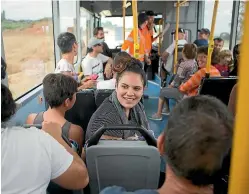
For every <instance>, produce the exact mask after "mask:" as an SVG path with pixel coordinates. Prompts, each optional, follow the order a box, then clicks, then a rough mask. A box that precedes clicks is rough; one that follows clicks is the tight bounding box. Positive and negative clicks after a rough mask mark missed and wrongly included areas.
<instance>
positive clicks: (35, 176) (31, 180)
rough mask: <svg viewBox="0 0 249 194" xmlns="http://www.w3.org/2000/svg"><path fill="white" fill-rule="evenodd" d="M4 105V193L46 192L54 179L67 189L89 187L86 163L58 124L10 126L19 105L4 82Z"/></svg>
mask: <svg viewBox="0 0 249 194" xmlns="http://www.w3.org/2000/svg"><path fill="white" fill-rule="evenodd" d="M2 65H3V63H2V64H1V66H2ZM4 65H5V64H4ZM5 66H6V65H5ZM2 75H3V74H2ZM1 78H2V79H4V77H1ZM1 108H2V111H1V152H2V153H1V154H2V155H1V156H2V160H1V173H2V181H1V184H2V185H1V187H2V188H1V189H2V193H20V194H24V193H46V189H47V187H48V184H49V182H50V180H52V181H53V182H55V183H56V184H58V185H60V186H61V187H63V188H66V189H83V188H84V187H86V185H87V184H88V182H89V177H88V173H87V169H86V166H85V164H84V162H83V161H82V160H81V158H80V157H79V156H78V155H77V154H76V153H75V152H74V151H73V150H72V149H71V148H70V147H69V146H68V145H67V143H66V142H65V141H64V140H63V139H62V137H61V132H62V130H61V127H60V126H59V125H58V124H56V123H52V122H43V124H42V130H39V129H37V128H35V127H31V128H28V129H27V128H23V127H20V126H11V127H10V126H8V124H7V122H8V121H9V120H10V119H11V117H12V116H13V115H14V114H15V112H16V104H15V101H14V100H13V97H12V94H11V92H10V90H9V89H8V88H7V87H6V86H5V85H3V84H1ZM63 146H64V147H63Z"/></svg>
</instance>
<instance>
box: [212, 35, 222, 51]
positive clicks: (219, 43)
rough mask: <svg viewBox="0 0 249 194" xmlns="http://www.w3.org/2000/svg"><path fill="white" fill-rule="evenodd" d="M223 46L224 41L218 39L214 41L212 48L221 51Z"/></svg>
mask: <svg viewBox="0 0 249 194" xmlns="http://www.w3.org/2000/svg"><path fill="white" fill-rule="evenodd" d="M223 46H224V40H223V39H222V38H220V37H218V38H215V39H214V48H216V49H218V50H219V51H221V50H222V48H223Z"/></svg>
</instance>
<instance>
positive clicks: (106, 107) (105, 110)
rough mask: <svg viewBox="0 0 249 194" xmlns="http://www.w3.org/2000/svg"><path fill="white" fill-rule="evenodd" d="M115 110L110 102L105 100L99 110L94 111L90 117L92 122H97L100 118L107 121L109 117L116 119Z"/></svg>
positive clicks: (107, 99)
mask: <svg viewBox="0 0 249 194" xmlns="http://www.w3.org/2000/svg"><path fill="white" fill-rule="evenodd" d="M117 114H118V113H117V110H116V108H115V107H114V105H113V104H112V102H111V101H110V100H109V98H106V99H105V100H104V101H103V102H102V104H101V105H100V106H99V108H98V109H97V110H96V111H95V113H94V114H93V115H92V118H91V121H92V120H99V119H102V118H105V119H109V118H110V117H114V118H115V117H116V115H117Z"/></svg>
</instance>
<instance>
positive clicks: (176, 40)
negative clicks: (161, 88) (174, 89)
mask: <svg viewBox="0 0 249 194" xmlns="http://www.w3.org/2000/svg"><path fill="white" fill-rule="evenodd" d="M179 16H180V0H177V5H176V30H175V54H174V67H173V69H174V74H176V64H177V54H178V53H177V45H178V28H179Z"/></svg>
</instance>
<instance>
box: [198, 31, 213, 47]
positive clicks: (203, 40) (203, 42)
mask: <svg viewBox="0 0 249 194" xmlns="http://www.w3.org/2000/svg"><path fill="white" fill-rule="evenodd" d="M198 32H199V34H198V39H197V40H195V41H194V44H196V46H197V47H200V46H208V38H209V35H210V30H209V29H208V28H202V29H200V30H198Z"/></svg>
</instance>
